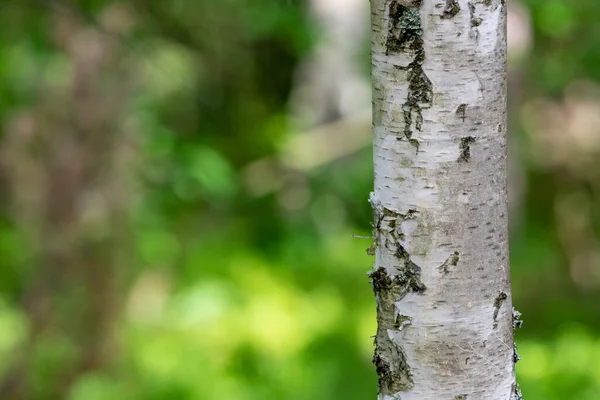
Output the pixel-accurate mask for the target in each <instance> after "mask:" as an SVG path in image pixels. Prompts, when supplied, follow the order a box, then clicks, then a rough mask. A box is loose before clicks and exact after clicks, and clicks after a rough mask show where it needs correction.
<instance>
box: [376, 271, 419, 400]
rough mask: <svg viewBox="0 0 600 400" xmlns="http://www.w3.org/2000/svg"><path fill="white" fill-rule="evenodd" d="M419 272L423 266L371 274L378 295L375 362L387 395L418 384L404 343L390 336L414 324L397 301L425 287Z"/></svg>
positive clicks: (381, 387)
mask: <svg viewBox="0 0 600 400" xmlns="http://www.w3.org/2000/svg"><path fill="white" fill-rule="evenodd" d="M417 268H418V267H417ZM419 273H420V269H419V270H410V271H405V272H404V273H401V274H399V275H396V276H390V275H389V274H388V273H387V272H386V270H385V268H383V267H379V268H378V269H376V270H375V271H373V272H372V273H371V274H370V276H371V280H372V285H373V291H374V292H375V296H376V298H377V323H378V326H377V335H376V336H375V353H374V355H373V364H375V368H376V370H377V376H378V378H379V383H378V386H379V393H381V394H384V395H389V396H392V395H394V394H396V393H398V392H403V391H407V390H410V389H411V388H412V387H413V386H414V382H413V378H412V374H411V372H410V368H409V366H408V364H407V363H406V354H405V353H404V351H403V350H402V347H401V346H400V344H398V343H396V341H394V340H393V339H392V338H391V337H390V333H389V332H390V331H401V330H402V329H404V328H405V327H406V326H407V325H410V322H411V319H410V317H408V316H406V315H401V314H397V312H396V306H395V304H394V303H396V302H397V301H399V300H401V299H402V298H403V297H404V296H406V294H407V293H409V292H422V291H424V290H425V286H424V285H423V283H422V282H421V280H420V278H419V277H418V274H419Z"/></svg>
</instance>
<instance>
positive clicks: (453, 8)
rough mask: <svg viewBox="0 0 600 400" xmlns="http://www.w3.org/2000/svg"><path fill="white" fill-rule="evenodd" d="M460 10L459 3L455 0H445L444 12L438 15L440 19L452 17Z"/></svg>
mask: <svg viewBox="0 0 600 400" xmlns="http://www.w3.org/2000/svg"><path fill="white" fill-rule="evenodd" d="M459 12H460V5H459V4H458V1H457V0H446V8H444V14H443V15H440V18H442V19H450V18H454V17H455V16H456V14H458V13H459Z"/></svg>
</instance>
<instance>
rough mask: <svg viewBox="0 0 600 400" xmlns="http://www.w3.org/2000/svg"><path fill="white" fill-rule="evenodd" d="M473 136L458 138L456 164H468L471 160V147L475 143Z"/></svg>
mask: <svg viewBox="0 0 600 400" xmlns="http://www.w3.org/2000/svg"><path fill="white" fill-rule="evenodd" d="M475 140H476V139H475V137H474V136H465V137H463V138H460V156H459V157H458V160H457V161H458V162H469V161H470V160H471V145H472V144H473V143H475Z"/></svg>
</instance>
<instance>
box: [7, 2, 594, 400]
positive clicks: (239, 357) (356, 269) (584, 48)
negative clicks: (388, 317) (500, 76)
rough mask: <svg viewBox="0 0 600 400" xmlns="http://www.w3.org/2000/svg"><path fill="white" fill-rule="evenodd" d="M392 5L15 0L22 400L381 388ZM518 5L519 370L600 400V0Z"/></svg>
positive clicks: (513, 26) (249, 399) (514, 175)
mask: <svg viewBox="0 0 600 400" xmlns="http://www.w3.org/2000/svg"><path fill="white" fill-rule="evenodd" d="M368 3H369V2H368V1H367V0H279V1H278V0H270V1H268V0H128V1H124V0H123V1H116V0H115V1H108V0H60V1H59V0H3V1H2V2H1V3H0V399H2V400H29V399H32V400H55V399H68V400H109V399H110V400H114V399H140V400H174V399H177V400H180V399H181V400H188V399H189V400H205V399H206V400H216V399H236V400H264V399H286V400H321V399H322V400H325V399H327V400H330V399H347V400H350V399H357V400H358V399H361V400H362V399H374V398H375V395H376V376H375V372H374V368H373V366H372V364H371V359H372V351H373V347H372V340H373V339H372V338H371V337H370V336H371V335H373V334H374V332H375V306H374V299H373V295H372V292H371V287H370V285H369V281H368V278H367V276H366V272H367V271H368V270H369V268H370V267H371V265H372V262H373V260H372V259H371V258H370V257H369V256H368V255H367V254H366V252H365V249H366V248H367V247H369V245H370V243H369V240H368V239H360V238H356V237H353V235H369V234H370V222H371V211H370V208H369V204H368V202H367V198H368V194H369V191H370V190H371V187H372V165H371V155H372V153H371V148H370V132H369V125H370V120H369V119H370V83H369V45H370V44H369V11H368V7H369V4H368ZM509 14H510V16H509V36H510V40H509V41H510V43H509V47H510V55H509V76H510V83H509V90H510V95H509V102H510V127H511V129H510V132H509V134H510V197H511V199H510V201H511V203H510V209H511V214H510V215H511V246H512V247H511V258H512V282H513V296H514V305H515V307H516V308H517V309H518V310H520V311H521V312H523V315H524V321H525V323H524V326H523V329H521V330H520V331H518V332H517V343H518V349H519V353H520V355H521V356H522V357H523V359H522V360H521V361H520V362H519V363H518V365H517V372H518V376H519V381H520V384H521V388H522V390H523V395H524V398H525V399H527V400H554V399H556V400H559V399H560V400H562V399H577V400H595V399H598V398H600V397H599V396H600V395H599V393H600V363H599V362H598V360H600V23H598V15H600V2H598V1H597V0H520V1H518V0H511V1H509ZM474 400H476V399H474Z"/></svg>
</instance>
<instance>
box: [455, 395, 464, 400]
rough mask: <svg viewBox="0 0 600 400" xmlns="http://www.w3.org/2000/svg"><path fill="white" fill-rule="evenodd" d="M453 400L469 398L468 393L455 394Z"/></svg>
mask: <svg viewBox="0 0 600 400" xmlns="http://www.w3.org/2000/svg"><path fill="white" fill-rule="evenodd" d="M452 400H467V395H466V394H459V395H458V396H455V397H454V398H453V399H452Z"/></svg>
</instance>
